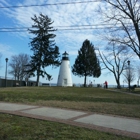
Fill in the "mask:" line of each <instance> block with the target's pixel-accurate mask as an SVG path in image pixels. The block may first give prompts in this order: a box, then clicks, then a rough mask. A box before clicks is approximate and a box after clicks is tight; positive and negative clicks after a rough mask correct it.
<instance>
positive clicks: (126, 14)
mask: <svg viewBox="0 0 140 140" xmlns="http://www.w3.org/2000/svg"><path fill="white" fill-rule="evenodd" d="M101 2H102V3H101V4H103V5H102V8H101V9H100V12H102V13H103V15H104V16H105V21H106V22H107V24H108V26H109V28H107V29H109V30H108V31H109V33H111V34H113V36H110V41H111V42H112V41H113V42H114V41H115V42H116V43H118V44H119V45H120V44H121V45H125V46H127V47H129V48H131V50H133V51H134V52H135V54H136V55H137V56H138V57H139V58H140V1H139V0H101ZM100 14H101V13H100Z"/></svg>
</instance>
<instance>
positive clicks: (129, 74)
mask: <svg viewBox="0 0 140 140" xmlns="http://www.w3.org/2000/svg"><path fill="white" fill-rule="evenodd" d="M127 63H128V67H129V75H128V86H129V91H130V61H129V60H128V61H127Z"/></svg>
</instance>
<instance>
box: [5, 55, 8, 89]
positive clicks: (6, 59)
mask: <svg viewBox="0 0 140 140" xmlns="http://www.w3.org/2000/svg"><path fill="white" fill-rule="evenodd" d="M5 61H6V70H5V87H7V62H8V58H5Z"/></svg>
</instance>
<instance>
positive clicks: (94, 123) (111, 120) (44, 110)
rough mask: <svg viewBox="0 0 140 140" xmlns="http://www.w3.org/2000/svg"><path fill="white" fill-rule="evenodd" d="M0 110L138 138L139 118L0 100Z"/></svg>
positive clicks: (139, 131)
mask: <svg viewBox="0 0 140 140" xmlns="http://www.w3.org/2000/svg"><path fill="white" fill-rule="evenodd" d="M0 112H1V113H10V114H15V115H19V116H26V117H31V118H36V119H42V120H49V121H55V122H61V123H65V124H70V125H76V126H80V127H85V128H90V129H96V130H99V131H104V132H111V133H114V134H118V135H125V136H128V137H133V138H136V139H140V119H132V118H128V117H127V118H126V117H121V116H112V115H102V114H95V113H93V112H84V111H75V110H68V109H67V110H66V109H60V108H52V107H43V106H33V105H25V104H15V103H4V102H0Z"/></svg>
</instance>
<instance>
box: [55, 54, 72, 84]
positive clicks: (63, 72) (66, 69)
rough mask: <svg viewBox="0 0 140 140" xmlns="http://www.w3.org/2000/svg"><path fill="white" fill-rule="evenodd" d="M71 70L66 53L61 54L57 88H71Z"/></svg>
mask: <svg viewBox="0 0 140 140" xmlns="http://www.w3.org/2000/svg"><path fill="white" fill-rule="evenodd" d="M72 85H73V84H72V78H71V69H70V61H69V57H68V53H67V52H66V51H65V52H64V53H63V54H62V62H61V66H60V70H59V75H58V81H57V86H72Z"/></svg>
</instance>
